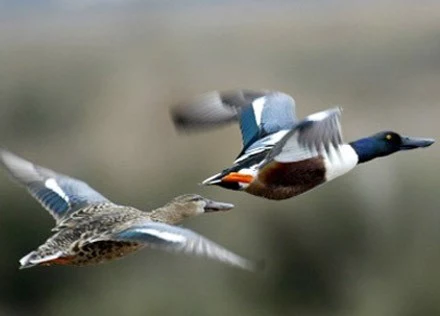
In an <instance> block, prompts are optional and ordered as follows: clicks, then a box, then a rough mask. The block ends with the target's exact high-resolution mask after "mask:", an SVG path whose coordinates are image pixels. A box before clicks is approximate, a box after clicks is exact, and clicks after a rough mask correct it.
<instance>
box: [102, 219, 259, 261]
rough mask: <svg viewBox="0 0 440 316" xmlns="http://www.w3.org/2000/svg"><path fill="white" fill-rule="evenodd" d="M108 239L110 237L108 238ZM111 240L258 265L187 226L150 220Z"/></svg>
mask: <svg viewBox="0 0 440 316" xmlns="http://www.w3.org/2000/svg"><path fill="white" fill-rule="evenodd" d="M106 238H107V237H106ZM108 239H110V240H117V241H129V242H138V243H142V244H145V245H146V246H148V247H150V248H156V249H162V250H165V251H170V252H180V253H186V254H191V255H196V256H202V257H206V258H210V259H213V260H217V261H221V262H224V263H227V264H229V265H232V266H236V267H240V268H242V269H247V270H255V269H257V267H258V265H257V264H256V263H254V262H252V261H250V260H247V259H245V258H242V257H240V256H238V255H236V254H234V253H233V252H231V251H229V250H227V249H226V248H223V247H222V246H220V245H218V244H216V243H214V242H212V241H210V240H208V239H207V238H205V237H203V236H201V235H199V234H197V233H195V232H193V231H191V230H189V229H185V228H181V227H176V226H172V225H167V224H163V223H157V222H151V221H147V222H145V223H140V224H139V223H138V224H136V225H134V226H132V227H130V228H128V229H125V230H123V231H120V232H117V233H114V234H112V235H110V236H108Z"/></svg>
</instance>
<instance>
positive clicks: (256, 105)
mask: <svg viewBox="0 0 440 316" xmlns="http://www.w3.org/2000/svg"><path fill="white" fill-rule="evenodd" d="M265 103H266V97H261V98H258V99H256V100H254V102H252V108H253V109H254V115H255V121H256V123H257V126H258V127H260V126H261V117H262V115H263V108H264V104H265Z"/></svg>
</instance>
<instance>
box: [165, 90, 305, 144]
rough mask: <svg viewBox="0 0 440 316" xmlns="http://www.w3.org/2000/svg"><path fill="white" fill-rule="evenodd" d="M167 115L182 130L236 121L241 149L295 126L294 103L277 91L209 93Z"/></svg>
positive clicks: (290, 98)
mask: <svg viewBox="0 0 440 316" xmlns="http://www.w3.org/2000/svg"><path fill="white" fill-rule="evenodd" d="M171 114H172V118H173V121H174V124H175V125H176V127H177V128H180V129H186V130H191V129H197V128H203V127H210V126H216V125H222V124H225V123H229V122H233V121H237V120H238V121H239V122H240V128H241V133H242V138H243V145H244V149H246V148H248V147H249V146H250V145H251V144H252V143H253V142H255V141H256V140H258V139H260V138H262V137H264V136H267V135H269V134H273V133H276V132H278V131H280V130H286V129H291V128H292V127H293V126H294V125H295V122H296V116H295V101H294V100H293V98H292V97H291V96H289V95H287V94H285V93H282V92H277V91H253V90H235V91H224V92H220V91H213V92H209V93H206V94H203V95H200V96H198V97H197V98H195V99H194V100H193V101H191V102H189V103H185V104H180V105H178V106H176V107H174V108H173V109H172V113H171Z"/></svg>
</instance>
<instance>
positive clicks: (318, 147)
mask: <svg viewBox="0 0 440 316" xmlns="http://www.w3.org/2000/svg"><path fill="white" fill-rule="evenodd" d="M340 116H341V109H340V108H334V109H330V110H327V111H322V112H318V113H315V114H312V115H310V116H308V117H307V118H305V119H304V120H303V121H301V122H300V123H299V124H298V125H296V126H295V127H294V128H293V129H292V130H291V131H289V132H288V133H287V134H286V135H285V136H284V137H283V138H282V139H281V141H280V142H278V143H277V144H276V145H275V147H274V148H273V149H272V150H271V151H270V153H269V154H268V156H267V158H266V160H265V161H266V163H268V162H270V161H272V160H275V161H277V162H280V163H290V162H296V161H301V160H305V159H309V158H312V157H316V156H317V155H318V154H319V153H321V152H326V153H328V152H329V150H330V147H331V146H333V147H334V148H338V146H339V145H341V144H342V131H341V125H340Z"/></svg>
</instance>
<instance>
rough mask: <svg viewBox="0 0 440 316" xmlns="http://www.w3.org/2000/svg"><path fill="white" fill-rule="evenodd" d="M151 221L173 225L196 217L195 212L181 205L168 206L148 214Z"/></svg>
mask: <svg viewBox="0 0 440 316" xmlns="http://www.w3.org/2000/svg"><path fill="white" fill-rule="evenodd" d="M148 215H149V216H150V218H151V219H153V220H155V221H158V222H163V223H167V224H171V225H176V224H180V223H181V222H182V221H183V220H184V219H186V218H188V217H191V216H194V215H196V214H195V211H194V210H193V209H192V208H190V207H188V206H185V205H181V204H172V203H170V204H167V205H165V206H163V207H160V208H157V209H155V210H153V211H151V212H150V213H148Z"/></svg>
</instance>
